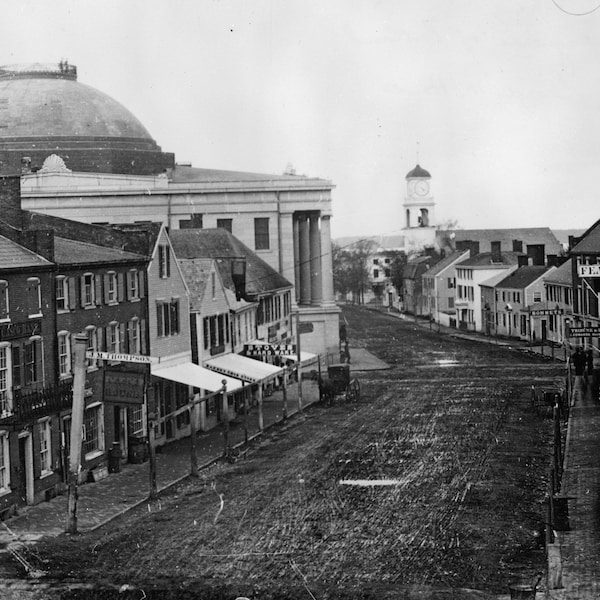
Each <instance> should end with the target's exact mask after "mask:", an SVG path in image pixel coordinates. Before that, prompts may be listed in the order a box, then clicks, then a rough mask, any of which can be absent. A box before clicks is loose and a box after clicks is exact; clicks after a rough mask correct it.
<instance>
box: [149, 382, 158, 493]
mask: <svg viewBox="0 0 600 600" xmlns="http://www.w3.org/2000/svg"><path fill="white" fill-rule="evenodd" d="M157 416H158V415H157V407H156V396H155V392H154V388H153V387H152V386H148V385H146V429H147V430H148V465H149V468H150V470H149V477H150V493H149V495H148V497H149V499H150V500H155V499H156V497H157V496H158V489H157V486H156V448H155V443H154V437H155V436H154V426H155V424H156V421H157Z"/></svg>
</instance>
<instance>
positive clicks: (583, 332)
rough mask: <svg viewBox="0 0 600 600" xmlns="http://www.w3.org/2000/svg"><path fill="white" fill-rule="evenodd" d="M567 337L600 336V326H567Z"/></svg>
mask: <svg viewBox="0 0 600 600" xmlns="http://www.w3.org/2000/svg"><path fill="white" fill-rule="evenodd" d="M567 337H600V327H568V328H567Z"/></svg>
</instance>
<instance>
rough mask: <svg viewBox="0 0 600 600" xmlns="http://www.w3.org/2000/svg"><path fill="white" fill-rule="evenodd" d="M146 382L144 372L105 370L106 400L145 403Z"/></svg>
mask: <svg viewBox="0 0 600 600" xmlns="http://www.w3.org/2000/svg"><path fill="white" fill-rule="evenodd" d="M145 383H146V376H145V374H144V373H127V372H124V371H104V402H112V403H113V404H136V405H137V404H143V403H144V387H145Z"/></svg>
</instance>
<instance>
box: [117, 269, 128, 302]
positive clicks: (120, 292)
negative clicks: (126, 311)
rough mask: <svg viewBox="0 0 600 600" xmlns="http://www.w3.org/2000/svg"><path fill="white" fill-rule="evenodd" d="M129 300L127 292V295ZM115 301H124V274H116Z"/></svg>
mask: <svg viewBox="0 0 600 600" xmlns="http://www.w3.org/2000/svg"><path fill="white" fill-rule="evenodd" d="M127 295H128V299H129V292H128V293H127ZM117 300H118V301H119V302H123V300H125V273H117Z"/></svg>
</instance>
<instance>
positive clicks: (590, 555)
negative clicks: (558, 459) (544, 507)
mask: <svg viewBox="0 0 600 600" xmlns="http://www.w3.org/2000/svg"><path fill="white" fill-rule="evenodd" d="M573 397H574V401H573V403H572V406H571V408H570V411H569V425H568V432H567V442H566V450H565V458H564V461H563V468H564V471H563V478H562V485H561V489H560V496H561V497H563V498H567V503H568V517H569V526H570V530H569V531H559V532H555V535H556V540H555V544H554V546H555V549H556V550H557V554H558V560H557V563H558V566H557V568H556V574H558V575H559V576H560V575H561V577H560V578H561V579H562V588H561V589H557V590H549V592H548V597H549V598H551V599H552V600H584V599H585V600H588V599H589V600H591V599H592V598H594V599H596V598H598V597H600V435H599V432H600V403H599V402H598V400H596V399H594V398H593V397H592V394H591V393H590V392H589V389H588V391H587V392H583V390H581V389H577V388H576V389H575V390H574V394H573Z"/></svg>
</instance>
